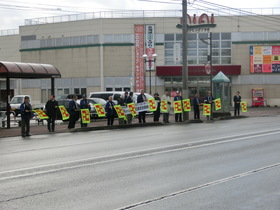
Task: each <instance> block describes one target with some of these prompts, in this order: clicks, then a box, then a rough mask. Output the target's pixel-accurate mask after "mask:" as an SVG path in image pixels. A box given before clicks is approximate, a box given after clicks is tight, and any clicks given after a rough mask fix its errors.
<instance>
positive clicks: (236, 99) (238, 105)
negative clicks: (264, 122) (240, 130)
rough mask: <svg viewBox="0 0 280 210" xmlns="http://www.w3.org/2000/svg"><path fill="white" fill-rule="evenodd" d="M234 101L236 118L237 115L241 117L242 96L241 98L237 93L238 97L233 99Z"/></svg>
mask: <svg viewBox="0 0 280 210" xmlns="http://www.w3.org/2000/svg"><path fill="white" fill-rule="evenodd" d="M233 101H234V116H236V114H238V116H239V115H240V102H241V96H240V92H239V91H237V92H236V95H235V96H234V97H233Z"/></svg>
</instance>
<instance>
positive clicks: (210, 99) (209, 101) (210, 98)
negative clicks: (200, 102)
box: [204, 91, 215, 120]
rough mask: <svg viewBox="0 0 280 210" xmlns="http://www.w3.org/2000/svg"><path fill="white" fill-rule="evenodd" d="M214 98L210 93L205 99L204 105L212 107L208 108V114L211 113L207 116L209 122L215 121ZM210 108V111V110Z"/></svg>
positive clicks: (209, 92)
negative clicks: (213, 113) (213, 111)
mask: <svg viewBox="0 0 280 210" xmlns="http://www.w3.org/2000/svg"><path fill="white" fill-rule="evenodd" d="M214 100H215V99H214V97H213V96H212V92H211V91H208V95H207V96H206V97H205V99H204V103H205V104H209V105H210V106H207V113H208V111H210V115H208V114H207V115H206V117H207V120H213V116H212V109H213V104H214ZM209 108H210V109H209Z"/></svg>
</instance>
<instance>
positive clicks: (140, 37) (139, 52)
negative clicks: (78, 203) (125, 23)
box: [134, 25, 145, 92]
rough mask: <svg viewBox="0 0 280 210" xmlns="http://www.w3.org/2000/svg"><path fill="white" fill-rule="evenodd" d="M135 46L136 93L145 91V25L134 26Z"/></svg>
mask: <svg viewBox="0 0 280 210" xmlns="http://www.w3.org/2000/svg"><path fill="white" fill-rule="evenodd" d="M134 46H135V92H141V90H144V89H145V70H144V61H143V59H142V56H143V55H144V25H135V26H134Z"/></svg>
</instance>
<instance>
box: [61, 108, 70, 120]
mask: <svg viewBox="0 0 280 210" xmlns="http://www.w3.org/2000/svg"><path fill="white" fill-rule="evenodd" d="M58 108H59V110H60V113H61V117H62V120H68V119H69V117H70V114H69V113H68V112H67V109H66V108H65V106H63V105H61V106H59V107H58Z"/></svg>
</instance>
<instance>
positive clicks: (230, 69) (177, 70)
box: [156, 65, 241, 76]
mask: <svg viewBox="0 0 280 210" xmlns="http://www.w3.org/2000/svg"><path fill="white" fill-rule="evenodd" d="M220 71H221V72H223V73H224V74H225V75H240V74H241V65H215V66H214V65H213V75H216V74H218V73H219V72H220ZM156 75H157V76H182V66H157V67H156ZM188 75H189V76H203V75H204V76H207V75H209V74H207V73H206V71H205V67H204V66H188Z"/></svg>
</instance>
